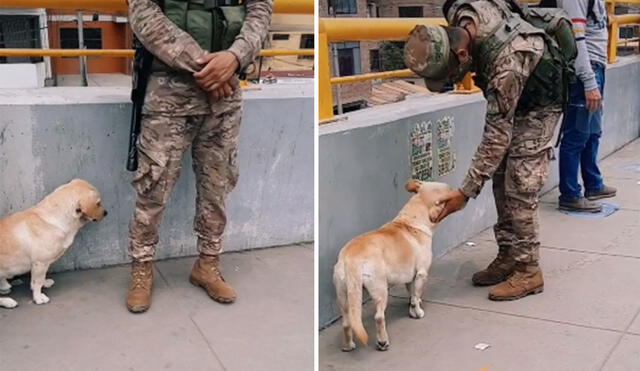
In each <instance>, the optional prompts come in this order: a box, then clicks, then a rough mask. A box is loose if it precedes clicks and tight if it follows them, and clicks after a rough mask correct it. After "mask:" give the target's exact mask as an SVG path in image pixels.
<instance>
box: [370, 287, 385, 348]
mask: <svg viewBox="0 0 640 371" xmlns="http://www.w3.org/2000/svg"><path fill="white" fill-rule="evenodd" d="M370 286H371V287H367V290H368V291H369V294H371V298H373V302H374V303H375V306H376V315H375V319H376V331H377V333H376V334H377V340H378V342H377V343H376V348H378V350H387V349H389V334H387V323H386V322H385V316H384V312H385V310H386V309H387V299H388V295H389V289H388V287H387V283H386V281H383V282H374V283H373V284H372V285H370Z"/></svg>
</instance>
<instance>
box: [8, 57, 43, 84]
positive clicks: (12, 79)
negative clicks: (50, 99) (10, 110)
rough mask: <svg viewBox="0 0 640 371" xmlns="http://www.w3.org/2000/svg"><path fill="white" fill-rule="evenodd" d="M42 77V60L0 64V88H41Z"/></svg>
mask: <svg viewBox="0 0 640 371" xmlns="http://www.w3.org/2000/svg"><path fill="white" fill-rule="evenodd" d="M44 79H45V68H44V62H41V63H6V64H0V88H41V87H44Z"/></svg>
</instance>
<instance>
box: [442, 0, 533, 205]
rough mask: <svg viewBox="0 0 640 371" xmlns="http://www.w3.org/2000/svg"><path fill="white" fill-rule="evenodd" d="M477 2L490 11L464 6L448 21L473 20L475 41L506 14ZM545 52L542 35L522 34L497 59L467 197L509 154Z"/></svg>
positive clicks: (464, 190)
mask: <svg viewBox="0 0 640 371" xmlns="http://www.w3.org/2000/svg"><path fill="white" fill-rule="evenodd" d="M478 3H480V4H478ZM476 4H477V5H479V6H480V7H481V8H484V9H486V11H482V12H476V11H475V10H473V9H472V8H471V7H464V6H463V7H460V8H458V10H457V11H456V12H455V14H454V13H453V12H450V14H447V20H448V21H449V23H450V24H453V25H460V24H461V22H462V21H463V20H464V19H465V18H467V19H471V20H472V21H473V22H474V23H475V25H476V30H477V38H476V40H475V42H482V41H483V40H484V38H486V37H487V36H488V35H489V34H490V32H491V31H492V30H493V28H494V27H495V26H496V25H497V24H498V23H499V22H500V21H501V19H502V13H501V12H500V10H499V9H497V7H496V6H495V5H493V4H492V3H491V2H490V1H478V2H477V3H476ZM543 52H544V39H543V38H542V37H540V36H530V37H527V38H525V37H522V36H518V37H516V38H515V39H514V40H513V41H512V42H511V43H510V44H509V45H508V46H507V47H506V48H505V49H504V50H503V51H502V52H501V53H500V54H499V55H498V57H497V58H496V60H495V63H494V65H493V69H492V73H491V78H490V79H489V83H488V85H487V87H486V89H485V91H483V93H484V96H485V98H486V99H487V116H486V120H485V127H484V133H483V135H482V140H481V142H480V145H479V146H478V149H477V151H476V153H475V155H474V156H473V159H472V162H471V167H470V168H469V171H468V172H467V175H466V177H465V179H464V181H463V182H462V186H461V187H460V190H461V191H462V193H464V194H465V196H467V197H472V198H475V197H477V196H478V194H479V193H480V191H481V190H482V187H483V186H484V183H485V182H486V181H487V180H488V179H490V178H491V177H492V176H493V173H494V172H495V171H496V169H497V168H498V166H499V165H500V163H501V162H502V160H503V158H504V156H505V155H506V154H507V150H508V148H509V145H510V144H511V141H512V139H513V126H514V117H515V115H516V108H517V106H518V101H519V100H520V98H521V94H522V91H523V89H524V87H525V85H526V82H527V79H528V78H529V76H530V75H531V74H532V73H533V71H534V70H535V67H536V66H537V64H538V62H539V61H540V58H541V57H542V53H543ZM472 57H473V59H474V60H479V59H480V58H482V56H481V55H472Z"/></svg>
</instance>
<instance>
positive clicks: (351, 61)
mask: <svg viewBox="0 0 640 371" xmlns="http://www.w3.org/2000/svg"><path fill="white" fill-rule="evenodd" d="M443 3H444V0H422V1H419V0H393V1H389V0H320V2H319V15H320V17H325V18H329V17H336V18H339V17H356V18H374V17H386V18H402V17H417V18H419V17H442V4H443ZM330 53H331V69H332V75H333V76H349V75H357V74H363V73H369V72H379V71H382V70H383V66H382V60H381V57H380V43H379V42H364V41H363V42H360V41H350V42H341V43H334V44H333V45H332V47H331V49H330ZM336 66H337V70H338V71H336V68H335V67H336ZM372 87H373V83H372V82H371V81H363V82H357V83H350V84H342V85H341V86H340V87H339V88H334V91H333V95H334V102H336V104H337V103H338V102H340V104H342V107H343V109H344V111H345V112H348V111H350V110H355V109H359V108H362V107H364V106H365V105H366V101H367V100H368V99H369V98H370V96H371V91H372ZM338 90H340V96H339V97H338V96H337V91H338Z"/></svg>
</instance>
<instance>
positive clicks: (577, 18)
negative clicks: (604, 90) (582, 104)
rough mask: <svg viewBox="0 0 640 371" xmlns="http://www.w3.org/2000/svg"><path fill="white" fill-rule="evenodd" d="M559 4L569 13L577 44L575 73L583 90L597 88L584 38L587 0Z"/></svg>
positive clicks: (569, 0) (568, 0) (567, 1)
mask: <svg viewBox="0 0 640 371" xmlns="http://www.w3.org/2000/svg"><path fill="white" fill-rule="evenodd" d="M561 5H562V9H564V10H565V11H566V12H567V14H569V18H571V22H572V23H573V34H574V35H575V38H576V44H577V46H578V57H577V58H576V61H575V64H574V67H575V69H576V75H578V78H579V79H580V81H582V84H583V85H584V90H585V91H589V90H593V89H597V88H598V83H597V82H596V75H595V73H594V72H593V69H592V68H591V63H590V61H589V51H588V50H587V42H586V40H585V33H586V29H587V13H588V7H589V0H565V1H562V4H561Z"/></svg>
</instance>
